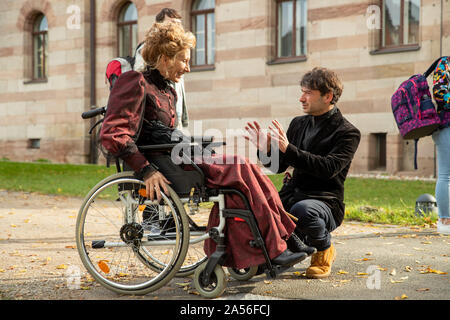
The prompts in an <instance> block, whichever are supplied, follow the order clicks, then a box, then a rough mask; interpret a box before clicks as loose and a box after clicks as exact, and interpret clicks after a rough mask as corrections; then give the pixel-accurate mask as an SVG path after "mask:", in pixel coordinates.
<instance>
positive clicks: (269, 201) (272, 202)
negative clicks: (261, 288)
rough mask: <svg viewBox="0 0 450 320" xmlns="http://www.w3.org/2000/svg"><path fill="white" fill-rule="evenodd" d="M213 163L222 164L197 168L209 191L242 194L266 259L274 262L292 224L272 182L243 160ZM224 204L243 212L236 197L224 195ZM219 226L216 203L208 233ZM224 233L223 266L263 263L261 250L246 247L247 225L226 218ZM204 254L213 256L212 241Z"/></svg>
mask: <svg viewBox="0 0 450 320" xmlns="http://www.w3.org/2000/svg"><path fill="white" fill-rule="evenodd" d="M217 157H220V158H217ZM212 159H221V160H222V162H220V163H221V164H217V162H216V163H213V164H206V163H204V162H203V163H202V164H199V167H200V168H201V169H202V170H203V172H204V173H205V176H206V179H207V185H208V187H211V188H223V187H226V188H232V189H237V190H239V191H240V192H242V193H243V194H244V195H245V196H246V197H247V200H248V203H249V205H250V207H251V210H252V211H253V214H254V215H255V218H256V221H257V223H258V227H259V231H260V232H261V235H262V237H263V239H264V241H265V245H266V249H267V252H268V254H269V257H270V258H271V259H273V258H275V257H277V256H278V255H280V254H281V253H282V252H283V251H285V250H286V248H287V245H286V242H285V241H286V240H287V239H288V238H289V237H290V235H291V234H292V232H293V231H294V229H295V223H294V222H293V221H292V220H291V218H289V216H288V215H287V214H286V212H285V210H284V208H283V205H282V203H281V200H280V197H279V195H278V191H277V189H276V188H275V186H274V185H273V183H272V181H271V180H270V179H269V178H268V177H267V176H266V175H265V174H264V173H263V172H262V171H261V168H260V167H258V166H257V165H255V164H251V163H249V162H248V160H247V159H245V158H243V157H240V156H222V155H216V156H213V158H212ZM208 163H211V162H210V161H208ZM222 163H223V164H222ZM225 204H226V205H225V207H226V208H227V209H244V208H245V206H244V204H243V203H242V199H241V198H240V197H239V196H237V195H226V196H225ZM218 225H219V207H218V204H217V203H216V204H215V205H214V206H213V208H212V210H211V213H210V216H209V220H208V226H207V229H208V230H209V229H210V228H212V227H215V226H218ZM224 233H225V245H226V258H225V262H224V263H223V265H224V266H227V267H233V268H247V267H250V266H255V265H259V264H262V263H264V262H265V258H264V255H263V252H262V249H261V248H252V247H251V246H250V244H249V243H250V241H251V240H254V237H253V234H252V232H251V231H250V228H249V227H248V225H247V223H246V222H244V221H237V220H235V219H234V218H227V221H226V225H225V230H224ZM204 250H205V253H206V255H207V256H210V255H211V254H212V253H214V251H215V250H216V243H215V241H214V240H212V239H207V240H206V241H205V243H204Z"/></svg>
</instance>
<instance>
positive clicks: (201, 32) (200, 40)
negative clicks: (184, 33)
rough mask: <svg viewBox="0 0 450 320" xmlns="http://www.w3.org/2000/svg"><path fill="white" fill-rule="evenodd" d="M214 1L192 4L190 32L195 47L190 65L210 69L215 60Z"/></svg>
mask: <svg viewBox="0 0 450 320" xmlns="http://www.w3.org/2000/svg"><path fill="white" fill-rule="evenodd" d="M214 2H215V1H214V0H195V1H194V2H193V3H192V10H191V22H192V32H193V33H194V35H195V37H196V38H197V45H196V47H195V48H194V49H193V52H192V59H191V61H192V65H193V66H204V67H211V66H213V65H214V60H215V33H216V32H215V17H214V7H215V3H214Z"/></svg>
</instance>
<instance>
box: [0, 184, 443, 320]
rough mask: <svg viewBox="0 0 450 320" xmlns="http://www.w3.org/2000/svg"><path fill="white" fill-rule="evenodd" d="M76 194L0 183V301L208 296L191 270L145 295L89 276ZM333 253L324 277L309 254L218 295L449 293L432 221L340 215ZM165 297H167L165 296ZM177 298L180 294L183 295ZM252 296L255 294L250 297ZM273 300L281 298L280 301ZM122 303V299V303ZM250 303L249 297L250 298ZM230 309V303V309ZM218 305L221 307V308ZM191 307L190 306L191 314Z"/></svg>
mask: <svg viewBox="0 0 450 320" xmlns="http://www.w3.org/2000/svg"><path fill="white" fill-rule="evenodd" d="M80 204H81V199H77V198H68V197H62V196H47V195H39V194H34V193H17V192H8V191H5V190H0V297H1V299H2V300H3V301H9V302H10V303H11V302H15V301H22V302H23V301H24V300H28V301H43V302H45V301H66V302H67V301H77V302H79V301H103V302H105V303H111V301H116V302H121V301H127V302H130V303H136V302H139V301H147V302H150V301H153V304H151V305H154V303H155V302H158V303H159V304H158V305H165V303H170V302H169V301H176V307H175V308H174V309H173V311H174V312H178V313H180V314H181V312H182V311H183V310H182V308H183V307H185V308H187V304H189V302H190V304H191V306H193V305H198V306H202V303H205V304H208V305H209V304H210V303H211V301H210V300H206V299H205V298H203V297H202V296H200V295H199V294H198V293H197V292H196V291H195V288H194V287H193V284H192V277H186V278H174V279H172V280H171V282H170V283H169V284H167V285H166V286H164V287H162V288H160V289H159V290H157V291H155V292H151V293H149V294H147V295H144V296H127V295H119V294H116V293H114V292H112V291H109V290H107V289H105V288H104V287H102V286H101V285H99V284H98V283H96V282H95V281H92V279H90V276H89V275H88V274H87V272H86V270H85V269H84V267H83V265H82V263H81V261H80V259H79V257H78V252H77V250H76V248H75V239H74V238H75V237H74V230H75V221H76V215H77V212H78V208H79V206H80ZM333 243H334V245H335V247H336V250H337V258H336V261H335V263H334V265H333V269H332V274H331V276H330V277H329V278H326V279H321V280H313V279H307V278H306V277H305V276H304V271H305V270H306V268H307V267H308V265H309V261H310V259H309V258H308V259H307V260H305V261H303V262H302V263H300V264H298V265H295V266H294V267H292V268H291V269H289V270H287V271H285V272H284V273H282V274H280V275H278V276H277V277H276V278H275V279H269V278H267V277H266V276H265V275H259V276H255V277H253V278H252V279H250V280H248V281H237V280H234V279H233V278H231V277H228V281H227V288H226V290H225V292H224V294H223V295H222V296H221V297H219V298H217V299H216V300H215V301H216V302H217V303H219V304H222V305H223V303H225V302H226V301H232V302H233V305H235V304H236V303H238V302H241V303H247V304H248V303H257V304H258V305H261V304H264V303H266V304H267V303H275V305H277V303H280V302H281V301H282V303H286V301H293V300H294V302H293V303H294V304H289V305H285V304H282V306H286V307H288V306H289V307H290V306H292V305H297V304H298V303H299V302H301V301H315V300H317V301H342V300H347V301H360V302H367V301H430V302H431V301H434V302H436V301H446V300H449V299H450V277H449V274H448V273H449V271H450V261H449V255H450V250H449V248H450V246H449V244H450V237H449V236H442V235H440V234H437V233H436V229H435V228H433V227H429V228H418V227H412V228H411V227H398V226H386V225H372V224H364V223H356V222H344V224H343V225H342V226H341V227H339V228H338V229H337V230H336V231H335V232H333ZM73 268H76V269H78V270H79V271H80V276H81V285H80V286H79V287H77V288H73V286H69V282H68V277H69V276H68V273H67V272H68V269H71V270H73ZM163 301H165V302H163ZM181 301H182V302H181ZM255 301H257V302H255ZM277 301H278V302H277ZM119 305H120V304H119ZM252 305H253V304H252ZM229 311H231V310H229ZM222 312H224V311H223V310H222ZM191 315H192V314H191Z"/></svg>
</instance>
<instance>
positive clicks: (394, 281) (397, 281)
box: [391, 279, 403, 283]
mask: <svg viewBox="0 0 450 320" xmlns="http://www.w3.org/2000/svg"><path fill="white" fill-rule="evenodd" d="M402 282H403V280H394V279H391V283H402Z"/></svg>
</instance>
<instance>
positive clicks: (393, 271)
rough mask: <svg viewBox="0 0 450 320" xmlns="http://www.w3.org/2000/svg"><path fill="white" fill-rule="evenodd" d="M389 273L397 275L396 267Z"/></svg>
mask: <svg viewBox="0 0 450 320" xmlns="http://www.w3.org/2000/svg"><path fill="white" fill-rule="evenodd" d="M389 274H390V275H391V276H395V275H396V274H397V271H396V270H395V269H392V271H391V272H390V273H389Z"/></svg>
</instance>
